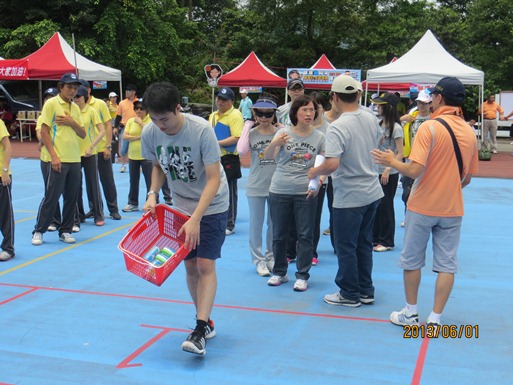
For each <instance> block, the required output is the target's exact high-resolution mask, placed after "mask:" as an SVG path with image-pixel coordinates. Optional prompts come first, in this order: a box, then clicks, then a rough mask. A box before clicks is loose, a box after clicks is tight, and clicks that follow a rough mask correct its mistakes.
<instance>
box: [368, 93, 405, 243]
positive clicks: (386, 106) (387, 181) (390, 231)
mask: <svg viewBox="0 0 513 385" xmlns="http://www.w3.org/2000/svg"><path fill="white" fill-rule="evenodd" d="M372 102H373V103H374V104H376V105H377V106H378V115H379V116H380V117H381V128H382V129H383V135H382V137H381V139H380V141H379V148H380V150H382V151H386V150H388V149H390V150H392V151H393V152H394V153H395V154H396V159H398V160H399V161H401V160H402V158H403V155H404V151H403V140H404V132H403V128H402V126H401V121H400V118H399V112H398V111H397V104H398V103H399V98H398V97H397V96H396V95H394V94H392V93H389V92H385V93H383V94H381V95H380V96H379V97H378V98H376V99H372ZM379 181H380V183H381V188H382V189H383V193H384V194H385V196H384V197H383V198H381V202H380V204H379V206H378V210H377V211H376V217H375V219H374V229H373V235H372V243H373V245H374V251H377V252H381V251H389V250H392V249H393V248H394V246H395V244H394V236H395V211H394V197H395V193H396V191H397V184H398V182H399V173H398V172H397V170H395V169H393V168H391V167H383V166H382V165H379Z"/></svg>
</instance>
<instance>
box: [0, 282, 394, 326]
mask: <svg viewBox="0 0 513 385" xmlns="http://www.w3.org/2000/svg"><path fill="white" fill-rule="evenodd" d="M2 285H3V286H15V287H30V288H33V289H39V290H48V291H59V292H67V293H76V294H86V295H98V296H104V297H117V298H127V299H138V300H143V301H158V302H165V303H176V304H181V305H193V302H191V301H182V300H175V299H165V298H154V297H143V296H138V295H128V294H115V293H102V292H94V291H83V290H73V289H63V288H55V287H44V286H27V285H18V284H3V283H0V286H2ZM365 306H367V305H365ZM369 306H372V305H369ZM214 307H217V308H222V309H234V310H245V311H254V312H261V313H273V314H285V315H297V316H304V317H320V318H334V319H346V320H351V321H367V322H378V323H389V322H390V321H389V320H388V319H387V320H383V319H377V318H365V317H353V316H345V315H335V314H319V313H306V312H297V311H290V310H279V309H262V308H256V307H246V306H234V305H220V304H214Z"/></svg>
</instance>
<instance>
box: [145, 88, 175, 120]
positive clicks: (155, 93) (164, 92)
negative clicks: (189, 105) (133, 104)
mask: <svg viewBox="0 0 513 385" xmlns="http://www.w3.org/2000/svg"><path fill="white" fill-rule="evenodd" d="M180 100H181V99H180V93H179V92H178V88H176V86H175V85H174V84H171V83H169V82H158V83H153V84H150V86H149V87H148V88H147V89H146V92H145V93H144V95H143V107H144V108H145V109H146V111H148V112H156V113H158V114H163V113H167V112H176V107H177V106H178V105H179V104H180Z"/></svg>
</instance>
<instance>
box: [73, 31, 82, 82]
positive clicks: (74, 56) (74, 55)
mask: <svg viewBox="0 0 513 385" xmlns="http://www.w3.org/2000/svg"><path fill="white" fill-rule="evenodd" d="M71 40H72V42H73V58H74V59H75V73H76V75H77V77H78V78H80V74H79V71H78V65H77V50H76V49H75V34H74V33H72V34H71Z"/></svg>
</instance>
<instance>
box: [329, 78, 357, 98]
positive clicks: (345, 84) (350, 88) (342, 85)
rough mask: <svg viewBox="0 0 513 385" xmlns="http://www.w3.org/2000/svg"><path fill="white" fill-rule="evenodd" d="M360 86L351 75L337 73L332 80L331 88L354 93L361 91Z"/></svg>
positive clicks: (339, 91)
mask: <svg viewBox="0 0 513 385" xmlns="http://www.w3.org/2000/svg"><path fill="white" fill-rule="evenodd" d="M361 89H362V86H361V84H360V82H359V81H357V80H356V79H354V78H353V77H352V76H347V75H339V76H337V77H336V78H335V80H333V84H332V85H331V90H332V91H333V92H338V93H341V94H354V93H355V92H358V91H359V90H360V91H361Z"/></svg>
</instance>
